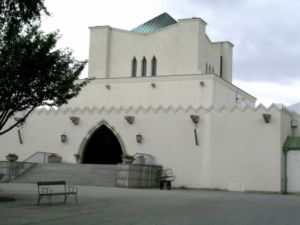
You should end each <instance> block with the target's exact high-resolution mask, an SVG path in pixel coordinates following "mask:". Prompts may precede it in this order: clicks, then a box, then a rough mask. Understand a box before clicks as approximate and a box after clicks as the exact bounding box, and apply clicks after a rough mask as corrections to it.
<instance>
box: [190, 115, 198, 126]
mask: <svg viewBox="0 0 300 225" xmlns="http://www.w3.org/2000/svg"><path fill="white" fill-rule="evenodd" d="M199 118H200V117H199V116H198V115H191V119H192V121H193V123H194V124H195V125H197V124H198V123H199Z"/></svg>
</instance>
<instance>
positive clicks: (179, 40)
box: [89, 19, 233, 82]
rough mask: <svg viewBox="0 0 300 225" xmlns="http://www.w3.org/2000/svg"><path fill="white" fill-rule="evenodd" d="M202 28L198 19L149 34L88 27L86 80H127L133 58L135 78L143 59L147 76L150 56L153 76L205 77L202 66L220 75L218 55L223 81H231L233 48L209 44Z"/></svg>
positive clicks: (106, 27) (149, 71)
mask: <svg viewBox="0 0 300 225" xmlns="http://www.w3.org/2000/svg"><path fill="white" fill-rule="evenodd" d="M205 25H206V23H205V22H204V21H203V20H201V19H185V20H179V21H178V23H176V24H173V25H171V26H168V27H165V28H162V29H160V30H158V31H156V32H153V33H149V34H140V33H135V32H130V31H125V30H120V29H115V28H111V27H108V26H97V27H91V28H90V50H89V51H90V53H89V77H96V78H107V77H110V78H113V77H130V76H131V62H132V59H133V57H136V59H137V76H141V61H142V58H143V57H146V59H147V76H150V73H151V60H152V57H153V56H155V57H156V59H157V76H161V75H179V74H180V75H182V74H208V71H206V64H208V65H210V66H211V68H212V67H214V73H215V74H217V75H220V56H222V57H223V78H224V79H226V80H227V81H229V82H231V80H232V71H231V70H232V69H231V67H232V47H233V45H232V44H231V43H230V42H217V43H212V42H211V41H210V40H209V39H208V37H207V35H206V34H205ZM210 73H212V71H211V72H210Z"/></svg>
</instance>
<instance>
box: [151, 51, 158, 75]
mask: <svg viewBox="0 0 300 225" xmlns="http://www.w3.org/2000/svg"><path fill="white" fill-rule="evenodd" d="M156 69H157V60H156V57H155V56H153V58H152V60H151V76H153V77H155V76H156Z"/></svg>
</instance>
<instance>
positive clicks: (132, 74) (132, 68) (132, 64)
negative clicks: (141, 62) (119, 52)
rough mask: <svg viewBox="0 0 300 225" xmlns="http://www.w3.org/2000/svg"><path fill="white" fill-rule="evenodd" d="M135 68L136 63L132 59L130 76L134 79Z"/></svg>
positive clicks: (134, 59)
mask: <svg viewBox="0 0 300 225" xmlns="http://www.w3.org/2000/svg"><path fill="white" fill-rule="evenodd" d="M136 68H137V61H136V58H135V57H133V59H132V62H131V76H132V77H136Z"/></svg>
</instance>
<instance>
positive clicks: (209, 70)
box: [208, 65, 211, 74]
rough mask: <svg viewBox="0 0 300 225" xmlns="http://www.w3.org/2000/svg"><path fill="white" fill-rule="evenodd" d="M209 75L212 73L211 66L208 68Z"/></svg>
mask: <svg viewBox="0 0 300 225" xmlns="http://www.w3.org/2000/svg"><path fill="white" fill-rule="evenodd" d="M208 73H209V74H210V73H211V66H210V65H209V67H208Z"/></svg>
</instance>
